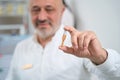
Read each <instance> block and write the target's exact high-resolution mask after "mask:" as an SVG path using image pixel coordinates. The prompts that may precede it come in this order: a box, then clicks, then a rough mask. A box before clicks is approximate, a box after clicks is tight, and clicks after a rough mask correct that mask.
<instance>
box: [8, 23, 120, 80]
mask: <svg viewBox="0 0 120 80" xmlns="http://www.w3.org/2000/svg"><path fill="white" fill-rule="evenodd" d="M63 27H64V26H63V25H62V26H61V27H60V29H59V30H58V31H57V33H56V34H55V36H54V37H53V39H52V41H51V42H49V43H48V44H47V45H46V47H45V48H44V49H43V48H42V46H41V45H40V44H38V43H37V42H36V40H35V37H34V36H33V37H31V38H29V39H26V40H24V41H22V42H20V43H19V44H18V45H17V47H16V50H15V54H14V56H13V59H12V63H11V67H10V71H9V73H8V76H7V78H6V80H91V75H92V74H95V75H97V76H98V77H99V79H100V80H120V55H119V54H118V53H117V52H115V51H114V50H110V49H106V50H107V52H108V58H107V60H106V61H105V62H104V63H103V64H101V65H98V66H96V65H94V64H93V63H92V62H91V61H90V60H89V59H86V58H79V57H76V56H74V55H71V54H67V53H64V52H63V51H61V50H60V49H59V48H58V47H59V45H60V44H61V38H62V35H63V32H64V30H63ZM69 43H70V36H69V35H67V39H66V42H65V44H66V45H70V44H69ZM28 64H29V65H30V66H29V67H28V68H26V69H24V66H26V65H28Z"/></svg>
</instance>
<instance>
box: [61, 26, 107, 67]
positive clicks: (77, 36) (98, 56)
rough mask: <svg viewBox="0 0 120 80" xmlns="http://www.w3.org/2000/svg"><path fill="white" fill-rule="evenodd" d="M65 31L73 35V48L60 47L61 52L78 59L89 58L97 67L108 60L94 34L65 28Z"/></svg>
mask: <svg viewBox="0 0 120 80" xmlns="http://www.w3.org/2000/svg"><path fill="white" fill-rule="evenodd" d="M64 29H65V30H66V31H68V32H69V33H70V35H71V42H72V47H68V46H60V47H59V48H60V49H61V50H63V51H64V52H66V53H70V54H73V55H75V56H78V57H82V58H89V59H90V60H91V61H92V62H93V63H95V64H97V65H99V64H102V63H103V62H104V61H105V60H106V59H107V52H106V51H105V50H104V49H103V48H102V46H101V44H100V42H99V40H98V39H97V37H96V35H95V33H94V32H92V31H84V32H79V31H77V30H76V29H75V28H73V27H65V28H64Z"/></svg>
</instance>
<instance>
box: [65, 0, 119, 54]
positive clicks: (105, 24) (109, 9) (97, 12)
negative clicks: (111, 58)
mask: <svg viewBox="0 0 120 80" xmlns="http://www.w3.org/2000/svg"><path fill="white" fill-rule="evenodd" d="M67 1H69V0H67ZM70 1H71V3H70V4H71V8H72V11H73V12H74V14H75V17H76V22H77V25H76V26H77V28H78V29H79V30H93V31H95V32H96V34H97V36H98V38H99V39H100V41H101V43H102V45H103V47H105V48H112V49H115V50H117V51H118V52H120V0H70Z"/></svg>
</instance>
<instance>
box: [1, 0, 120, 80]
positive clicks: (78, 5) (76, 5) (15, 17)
mask: <svg viewBox="0 0 120 80" xmlns="http://www.w3.org/2000/svg"><path fill="white" fill-rule="evenodd" d="M65 2H66V4H67V6H68V8H66V10H65V12H64V14H63V17H62V23H63V24H64V25H69V26H74V27H75V28H77V29H78V30H80V31H82V30H92V31H94V32H95V33H96V34H97V36H98V38H99V39H100V41H101V43H102V45H103V47H104V48H112V49H115V50H116V51H118V52H120V36H119V35H120V31H119V30H120V0H65ZM33 32H34V29H33V25H32V24H31V20H30V15H29V12H28V8H27V1H26V0H0V80H4V79H5V77H6V75H7V72H8V69H9V66H10V61H11V58H12V55H13V53H14V49H15V46H16V44H17V43H18V42H20V41H21V40H23V39H26V38H28V37H29V36H30V35H31V34H32V33H33ZM94 80H95V79H94Z"/></svg>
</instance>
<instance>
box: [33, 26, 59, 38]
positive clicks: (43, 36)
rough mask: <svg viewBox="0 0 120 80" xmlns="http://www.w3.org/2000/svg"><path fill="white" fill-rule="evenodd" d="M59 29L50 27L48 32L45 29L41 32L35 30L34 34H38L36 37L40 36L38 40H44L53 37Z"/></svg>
mask: <svg viewBox="0 0 120 80" xmlns="http://www.w3.org/2000/svg"><path fill="white" fill-rule="evenodd" d="M58 29H59V27H58V26H54V27H52V28H51V29H50V30H49V31H46V30H45V29H43V30H39V29H37V28H36V30H35V31H36V33H37V34H38V36H40V38H42V39H46V38H48V37H50V36H52V35H54V34H55V33H56V31H57V30H58Z"/></svg>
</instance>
